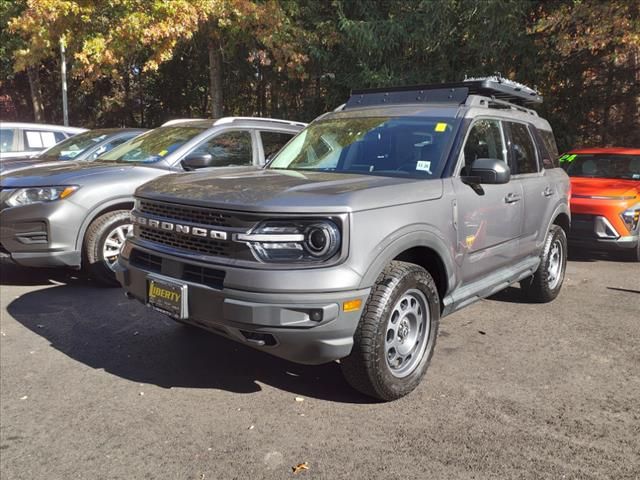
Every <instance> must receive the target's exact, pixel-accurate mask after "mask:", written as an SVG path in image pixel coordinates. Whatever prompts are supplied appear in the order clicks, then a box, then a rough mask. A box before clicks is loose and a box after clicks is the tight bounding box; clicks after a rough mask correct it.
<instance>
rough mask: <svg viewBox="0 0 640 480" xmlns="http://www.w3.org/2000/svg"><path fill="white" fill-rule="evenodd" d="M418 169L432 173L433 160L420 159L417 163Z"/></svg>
mask: <svg viewBox="0 0 640 480" xmlns="http://www.w3.org/2000/svg"><path fill="white" fill-rule="evenodd" d="M416 170H422V171H423V172H427V173H428V174H429V175H432V173H431V162H427V161H426V160H420V161H418V163H416Z"/></svg>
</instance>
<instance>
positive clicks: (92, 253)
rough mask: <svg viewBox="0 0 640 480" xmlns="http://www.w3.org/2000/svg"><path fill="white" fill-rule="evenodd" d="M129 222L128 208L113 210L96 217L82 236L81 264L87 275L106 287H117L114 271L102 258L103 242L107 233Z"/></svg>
mask: <svg viewBox="0 0 640 480" xmlns="http://www.w3.org/2000/svg"><path fill="white" fill-rule="evenodd" d="M130 223H131V216H130V213H129V210H114V211H112V212H107V213H105V214H104V215H101V216H99V217H98V218H96V219H95V220H94V221H93V222H92V223H91V225H89V228H88V229H87V232H86V234H85V236H84V244H83V266H84V267H85V270H86V271H87V273H89V275H90V276H91V277H92V278H93V279H94V280H95V281H96V282H98V283H100V284H101V285H104V286H106V287H119V286H120V284H119V283H118V280H116V276H115V273H114V272H113V270H111V269H110V268H109V267H108V266H107V264H106V263H105V259H104V258H103V248H104V243H105V241H106V239H107V236H108V235H109V233H111V232H112V231H113V230H114V229H115V228H116V227H118V226H120V225H126V224H130Z"/></svg>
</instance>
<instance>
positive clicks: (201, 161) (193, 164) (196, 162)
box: [181, 153, 215, 170]
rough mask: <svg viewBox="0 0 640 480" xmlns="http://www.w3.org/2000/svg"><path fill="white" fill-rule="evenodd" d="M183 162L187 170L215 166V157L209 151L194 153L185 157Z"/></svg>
mask: <svg viewBox="0 0 640 480" xmlns="http://www.w3.org/2000/svg"><path fill="white" fill-rule="evenodd" d="M181 163H182V167H183V168H184V169H185V170H196V169H198V168H205V167H213V166H214V164H215V162H214V161H213V157H212V156H211V155H210V154H208V153H192V154H190V155H187V156H186V157H185V158H183V159H182V162H181Z"/></svg>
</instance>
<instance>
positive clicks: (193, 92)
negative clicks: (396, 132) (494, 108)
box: [0, 0, 640, 148]
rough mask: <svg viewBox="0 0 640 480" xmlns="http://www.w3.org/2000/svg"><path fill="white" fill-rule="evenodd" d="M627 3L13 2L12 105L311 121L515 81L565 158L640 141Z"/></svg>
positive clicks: (6, 78) (8, 13)
mask: <svg viewBox="0 0 640 480" xmlns="http://www.w3.org/2000/svg"><path fill="white" fill-rule="evenodd" d="M638 8H639V6H638V3H637V2H629V1H626V0H610V1H608V2H600V1H597V0H548V1H534V0H404V1H396V0H94V1H92V2H87V1H83V0H16V1H9V2H7V1H6V0H4V2H3V3H0V22H2V24H3V25H2V31H1V32H0V59H1V60H2V61H1V63H0V69H1V73H2V77H0V88H1V89H2V92H1V93H5V94H8V95H10V96H12V97H13V98H14V99H15V101H16V103H17V107H16V109H17V110H18V112H19V114H20V115H21V116H27V115H29V114H30V113H31V112H33V118H35V119H37V120H45V119H46V120H49V121H59V119H60V117H61V115H60V107H59V103H60V102H59V74H58V72H59V56H58V49H59V42H60V41H64V42H65V43H66V45H67V52H68V59H69V66H70V72H71V78H70V87H69V88H70V92H71V96H70V100H71V113H72V117H71V118H72V120H73V121H74V123H76V124H81V125H86V126H98V125H110V126H115V125H144V126H156V125H158V124H159V123H161V122H162V121H164V120H167V119H168V118H175V117H182V116H197V117H202V116H214V117H218V116H221V115H224V114H243V115H265V116H279V117H285V118H291V119H299V120H310V119H312V118H314V117H315V116H316V115H318V114H320V113H322V112H324V111H327V110H329V109H332V108H335V107H336V106H337V105H339V104H340V103H342V102H344V100H345V99H346V97H347V96H348V93H349V90H350V89H351V88H359V87H376V86H385V85H406V84H416V83H427V82H439V81H456V80H461V79H463V78H464V77H465V76H478V75H488V74H492V73H494V72H500V73H501V74H503V75H504V76H507V77H509V78H514V79H516V80H519V81H522V82H525V83H528V84H531V85H533V86H536V87H537V88H539V89H540V90H541V92H542V93H543V95H544V96H545V104H544V105H543V112H542V113H543V114H544V115H545V116H546V117H547V118H549V119H550V121H551V123H552V124H553V126H554V128H555V130H556V135H557V136H558V139H559V143H560V145H561V148H567V147H570V146H574V145H605V144H620V145H635V146H638V145H640V128H639V127H640V114H639V113H638V112H639V110H640V103H639V102H640V100H639V99H640V91H639V88H640V87H639V85H640V73H639V72H640V70H639V65H640V57H639V56H640V37H639V36H640V24H639V22H640V20H639V16H640V14H639V12H638Z"/></svg>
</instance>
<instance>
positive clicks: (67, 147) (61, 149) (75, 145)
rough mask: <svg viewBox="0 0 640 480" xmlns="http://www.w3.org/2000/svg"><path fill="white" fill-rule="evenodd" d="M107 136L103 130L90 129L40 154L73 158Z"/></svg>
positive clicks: (59, 157)
mask: <svg viewBox="0 0 640 480" xmlns="http://www.w3.org/2000/svg"><path fill="white" fill-rule="evenodd" d="M107 136H108V135H107V134H106V133H104V131H103V130H90V131H88V132H84V133H79V134H78V135H74V136H73V137H69V138H67V139H66V140H63V141H62V142H60V143H58V144H56V145H54V146H53V147H51V148H49V149H47V150H45V151H44V152H42V153H41V154H40V155H38V156H39V157H40V158H47V159H54V160H73V159H74V158H76V157H77V156H78V155H80V154H81V153H82V152H85V151H87V150H88V149H90V148H91V147H93V146H94V145H97V144H98V143H100V142H102V141H103V140H104V139H105V138H107Z"/></svg>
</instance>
